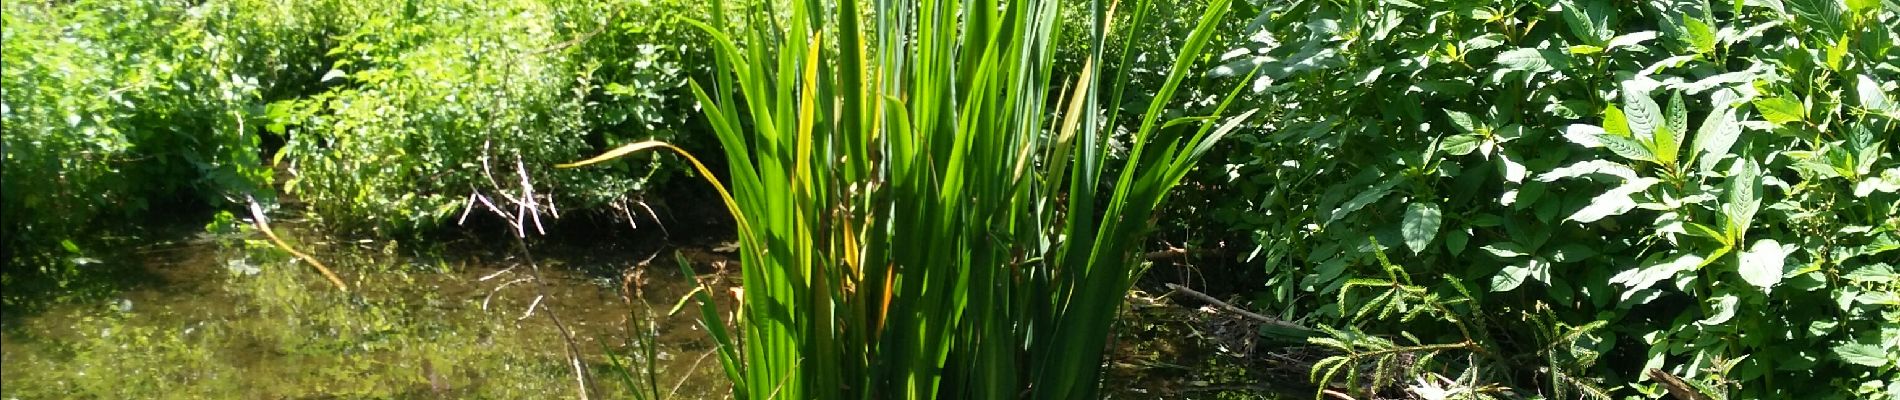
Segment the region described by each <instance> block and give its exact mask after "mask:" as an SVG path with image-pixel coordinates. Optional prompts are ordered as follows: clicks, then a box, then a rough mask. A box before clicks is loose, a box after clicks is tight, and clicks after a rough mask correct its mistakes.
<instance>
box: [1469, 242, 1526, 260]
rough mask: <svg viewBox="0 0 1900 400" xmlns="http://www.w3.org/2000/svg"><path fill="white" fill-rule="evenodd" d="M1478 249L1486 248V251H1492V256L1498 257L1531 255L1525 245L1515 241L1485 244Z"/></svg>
mask: <svg viewBox="0 0 1900 400" xmlns="http://www.w3.org/2000/svg"><path fill="white" fill-rule="evenodd" d="M1478 249H1480V250H1484V251H1485V252H1486V253H1491V256H1493V257H1497V258H1512V257H1521V256H1527V255H1530V254H1529V252H1527V251H1525V250H1524V246H1521V245H1518V244H1517V243H1513V242H1497V243H1492V244H1487V245H1484V247H1480V248H1478Z"/></svg>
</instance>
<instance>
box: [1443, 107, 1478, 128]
mask: <svg viewBox="0 0 1900 400" xmlns="http://www.w3.org/2000/svg"><path fill="white" fill-rule="evenodd" d="M1445 118H1446V119H1450V120H1451V126H1453V127H1456V128H1458V132H1459V133H1476V132H1478V123H1477V122H1475V120H1473V119H1472V118H1471V114H1466V113H1465V112H1463V111H1457V110H1445Z"/></svg>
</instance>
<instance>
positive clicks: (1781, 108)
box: [1751, 97, 1808, 125]
mask: <svg viewBox="0 0 1900 400" xmlns="http://www.w3.org/2000/svg"><path fill="white" fill-rule="evenodd" d="M1751 103H1752V104H1754V105H1755V111H1757V112H1760V113H1761V117H1762V118H1763V119H1767V120H1768V122H1770V123H1773V124H1775V125H1787V124H1788V123H1790V122H1797V121H1804V120H1807V114H1808V113H1807V108H1806V107H1804V106H1802V105H1801V102H1800V101H1796V100H1794V99H1790V98H1786V97H1764V98H1759V99H1755V101H1753V102H1751Z"/></svg>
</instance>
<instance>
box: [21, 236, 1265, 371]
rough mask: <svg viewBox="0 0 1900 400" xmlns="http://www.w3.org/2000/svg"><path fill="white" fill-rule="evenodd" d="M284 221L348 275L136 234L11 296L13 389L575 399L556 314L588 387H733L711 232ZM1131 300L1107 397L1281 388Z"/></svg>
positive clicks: (719, 258) (1173, 318)
mask: <svg viewBox="0 0 1900 400" xmlns="http://www.w3.org/2000/svg"><path fill="white" fill-rule="evenodd" d="M280 225H282V226H277V227H276V228H277V229H278V233H279V234H280V235H282V236H285V237H286V238H287V239H288V240H290V241H292V242H293V243H294V245H295V246H296V247H297V248H299V249H300V250H303V251H304V252H307V253H310V254H313V255H314V256H316V257H318V258H319V259H320V260H321V261H322V262H324V263H325V264H327V265H329V266H330V267H331V268H333V269H335V270H336V272H337V273H338V274H339V275H342V277H343V279H344V280H345V281H346V282H347V283H348V284H349V286H350V289H351V292H349V293H344V292H341V291H339V290H337V289H336V288H335V287H333V286H331V284H330V283H329V282H328V281H326V280H325V279H324V278H323V277H322V276H321V275H320V274H319V273H317V272H316V270H315V269H314V268H312V267H311V266H310V265H307V264H305V263H304V262H301V261H297V260H294V259H293V258H291V257H290V256H289V255H288V254H286V253H284V252H283V251H281V250H278V249H277V248H275V247H273V246H271V245H270V244H268V242H265V241H263V240H262V239H263V238H262V235H257V234H254V233H232V234H225V235H211V234H205V233H202V229H200V228H182V229H173V231H174V233H169V234H153V235H147V236H148V237H150V238H147V239H133V240H129V241H130V242H134V243H139V244H137V245H131V246H125V247H127V248H126V249H123V250H120V251H117V252H116V253H115V255H113V256H102V257H100V260H95V261H92V262H93V263H94V265H88V266H87V268H94V269H96V271H95V272H92V273H91V275H96V276H102V277H108V279H111V280H112V282H109V283H106V284H104V286H106V287H107V288H106V290H103V291H100V290H97V289H89V290H91V291H93V292H102V293H103V294H100V293H89V294H85V295H79V296H76V297H78V298H82V299H83V300H70V299H67V300H51V301H45V302H43V303H45V304H42V305H41V306H38V307H17V306H11V305H10V308H9V309H8V311H7V314H6V315H5V318H4V321H5V326H4V329H0V360H4V365H3V366H4V368H0V400H10V399H437V398H441V399H491V398H494V399H519V398H535V399H539V398H579V396H578V395H579V389H578V388H579V387H581V386H582V385H581V384H579V383H577V380H576V374H575V372H574V368H573V366H572V364H570V363H569V360H570V359H569V358H568V354H569V353H568V349H567V346H568V345H567V341H566V340H564V339H563V336H562V335H561V333H560V330H559V329H558V328H557V327H556V326H555V324H554V322H553V319H552V318H549V316H550V313H552V315H554V316H558V317H559V318H560V320H561V322H563V323H564V325H565V326H566V327H567V328H568V329H569V330H570V331H571V332H572V337H573V341H574V345H575V346H576V347H578V349H579V353H580V354H581V358H582V360H583V361H584V363H585V368H584V369H585V370H586V372H587V374H586V375H587V376H588V377H589V380H590V382H589V383H588V384H586V385H585V386H586V387H587V388H588V397H589V398H593V399H639V398H653V397H661V398H681V399H718V398H730V397H731V395H730V392H729V391H730V386H729V384H728V383H727V381H726V379H725V377H724V373H723V371H722V370H721V368H720V366H719V361H718V358H717V356H715V355H714V354H713V352H714V348H713V346H712V343H711V341H710V339H708V335H707V334H706V332H705V331H704V330H703V328H702V327H701V326H700V324H699V323H698V320H697V319H696V317H695V316H696V315H697V313H696V312H693V310H692V309H690V308H688V309H684V310H682V311H683V312H674V309H675V308H677V307H678V305H679V304H680V299H681V298H683V297H684V296H686V295H687V294H688V293H689V292H691V291H692V290H693V288H694V287H695V285H694V282H695V280H697V282H700V283H703V284H704V285H705V287H707V288H710V290H712V291H713V292H715V294H716V295H717V296H716V297H717V298H718V301H719V305H720V306H721V307H720V310H721V312H722V314H726V315H730V312H731V308H730V307H731V306H732V305H733V302H732V301H730V300H731V299H732V297H731V294H730V293H731V290H732V289H733V288H735V287H736V286H737V281H738V274H737V273H736V272H737V268H738V265H737V264H738V263H737V261H736V260H734V259H732V258H731V257H732V254H730V253H723V252H719V251H715V250H714V249H718V250H726V249H723V248H720V247H721V246H719V244H718V243H717V242H716V241H712V242H707V243H696V244H692V245H686V246H675V245H674V244H671V243H670V242H669V241H668V240H658V241H654V240H648V243H637V242H638V240H636V238H628V239H626V240H621V239H620V238H618V237H607V238H602V237H598V236H591V237H590V236H583V237H580V238H573V237H564V238H551V239H549V240H545V241H540V242H531V243H529V244H528V246H529V249H530V250H531V251H532V255H533V258H534V260H535V262H537V263H538V264H539V265H540V266H541V273H542V277H543V278H544V281H543V282H544V283H545V287H537V285H535V284H534V282H533V280H532V279H531V277H532V272H531V271H532V266H530V265H529V264H528V262H527V260H526V259H525V258H524V257H522V252H521V251H520V250H519V248H517V247H515V246H513V245H511V244H510V243H511V242H512V239H510V238H507V237H483V238H470V239H458V240H448V241H446V243H448V244H429V245H424V246H412V245H408V244H396V243H393V242H379V241H370V240H359V239H352V238H346V237H339V236H335V235H329V234H324V233H321V232H318V231H316V230H314V229H306V228H304V227H302V226H299V225H297V224H295V223H292V222H280ZM431 243H436V242H434V241H432V242H431ZM412 247H427V248H426V249H421V250H419V249H414V248H412ZM676 254H677V255H679V256H683V257H685V258H686V259H687V263H689V264H690V265H691V267H692V268H693V269H694V270H695V275H696V276H695V277H694V278H692V279H689V278H687V277H684V276H682V273H681V272H680V268H679V264H678V263H677V261H675V260H676V258H675V255H676ZM727 264H730V265H727ZM543 295H545V296H543ZM537 297H540V298H541V300H540V301H539V302H538V303H537V301H536V299H537ZM1129 299H1130V300H1129V301H1130V302H1131V303H1130V304H1127V305H1126V307H1125V309H1124V311H1125V314H1124V315H1123V323H1122V324H1120V325H1118V326H1117V329H1116V333H1115V334H1116V340H1115V342H1114V345H1113V349H1112V350H1111V351H1110V354H1108V359H1107V360H1105V361H1106V365H1105V367H1106V369H1107V370H1106V371H1105V375H1104V382H1103V384H1104V386H1105V387H1104V388H1103V395H1104V397H1106V398H1111V399H1118V398H1128V399H1146V398H1210V399H1212V398H1219V399H1248V398H1275V397H1279V396H1276V395H1273V394H1269V393H1265V392H1264V391H1263V390H1261V389H1259V388H1258V387H1257V385H1254V384H1253V383H1252V382H1254V379H1255V378H1257V377H1256V375H1257V374H1254V373H1251V372H1249V369H1251V368H1250V367H1248V366H1246V365H1245V363H1236V362H1233V361H1223V359H1221V358H1217V357H1212V356H1213V355H1215V354H1216V353H1219V352H1218V351H1211V350H1208V349H1205V347H1210V346H1208V345H1207V344H1206V343H1204V342H1206V340H1204V338H1205V337H1206V336H1207V335H1208V333H1209V332H1207V329H1206V327H1207V324H1205V323H1204V322H1205V320H1204V319H1203V318H1201V317H1198V316H1196V315H1199V314H1195V313H1194V312H1191V311H1189V310H1187V309H1185V308H1182V307H1180V306H1177V305H1174V304H1172V303H1171V302H1167V301H1161V300H1157V299H1156V298H1154V297H1153V296H1150V295H1146V294H1142V293H1141V292H1137V293H1136V294H1134V295H1131V296H1130V298H1129ZM530 309H533V312H532V314H530V313H529V310H530ZM649 350H650V351H649ZM610 354H611V358H610V356H609V355H610ZM1228 358H1230V359H1231V357H1228ZM616 365H621V366H626V367H628V368H621V367H616ZM647 367H650V368H651V369H650V370H649V369H648V368H647ZM628 379H632V380H634V381H636V382H635V383H634V384H632V385H630V384H628V382H627V380H628ZM1236 383H1238V384H1236ZM632 386H638V387H641V388H642V389H640V390H641V392H640V393H635V392H634V391H633V389H631V388H630V387H632ZM655 392H657V393H658V394H659V395H658V396H653V395H652V393H655ZM642 394H645V396H642Z"/></svg>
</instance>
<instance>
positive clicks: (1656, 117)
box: [1623, 82, 1663, 140]
mask: <svg viewBox="0 0 1900 400" xmlns="http://www.w3.org/2000/svg"><path fill="white" fill-rule="evenodd" d="M1632 86H1633V85H1631V84H1630V83H1628V82H1625V83H1624V84H1623V112H1624V113H1626V115H1624V117H1626V118H1628V121H1629V131H1630V133H1631V134H1634V135H1636V136H1637V138H1640V139H1645V140H1647V139H1649V138H1648V137H1647V135H1650V134H1654V133H1656V128H1657V127H1661V126H1663V113H1662V107H1658V106H1656V100H1654V99H1650V98H1649V92H1645V91H1638V90H1636V89H1635V88H1634V87H1632Z"/></svg>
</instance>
